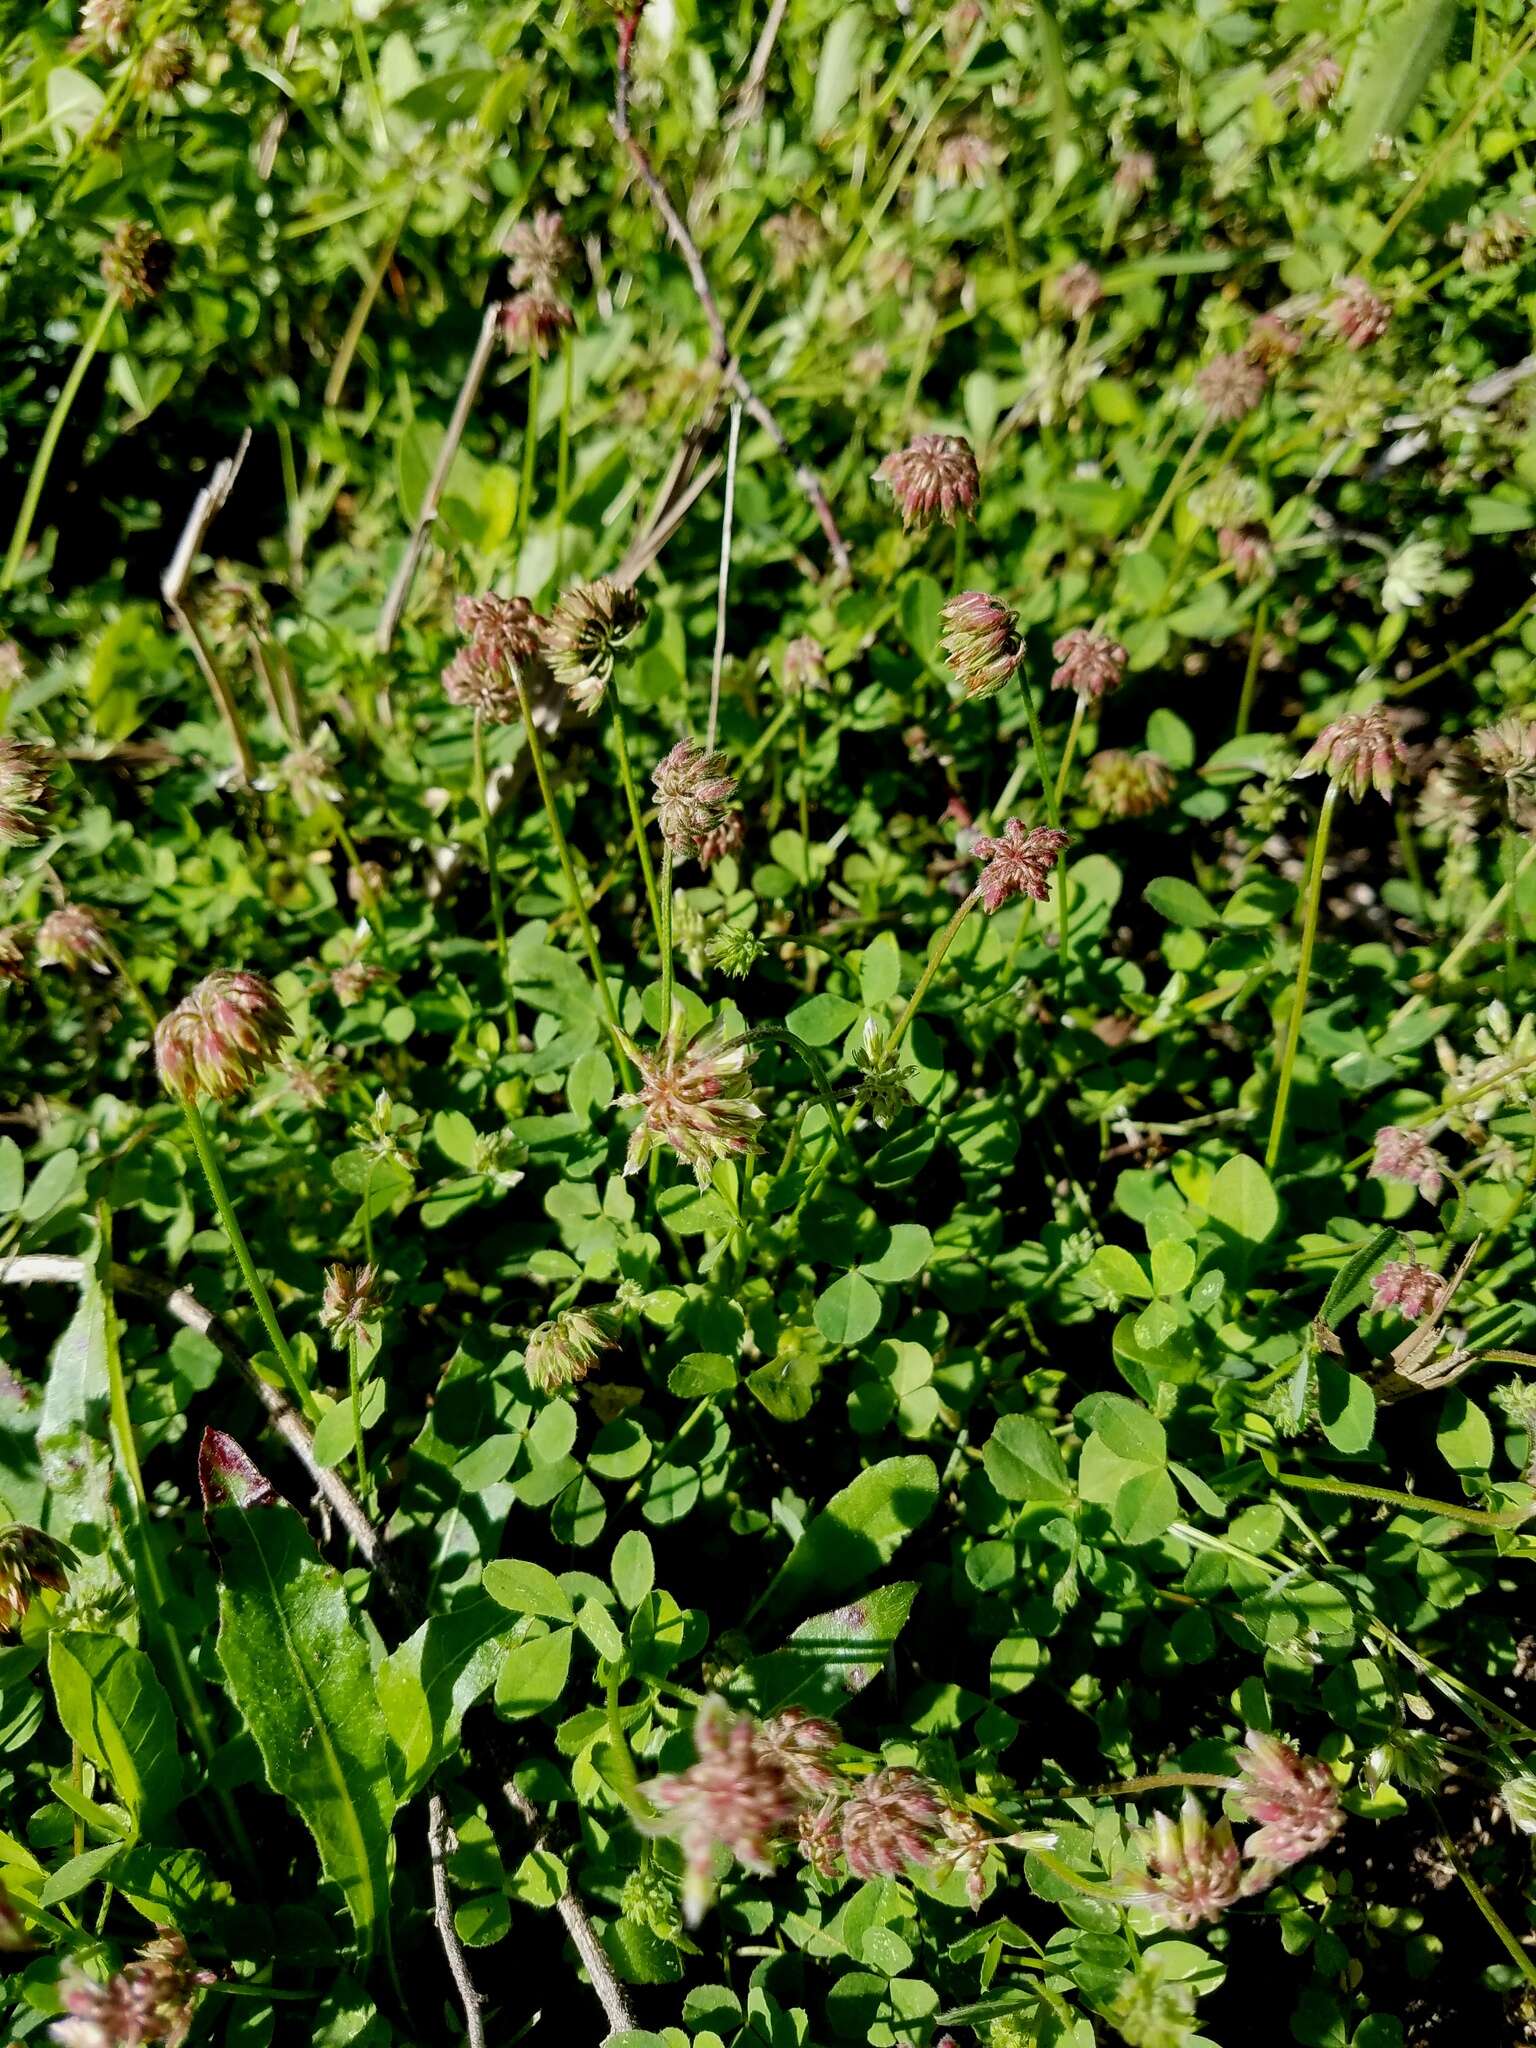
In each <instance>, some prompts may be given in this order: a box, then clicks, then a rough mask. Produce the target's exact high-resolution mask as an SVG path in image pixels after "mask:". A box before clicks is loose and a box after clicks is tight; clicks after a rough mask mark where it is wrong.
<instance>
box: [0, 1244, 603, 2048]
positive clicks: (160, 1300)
mask: <svg viewBox="0 0 1536 2048" xmlns="http://www.w3.org/2000/svg"><path fill="white" fill-rule="evenodd" d="M90 1274H91V1268H90V1265H89V1263H88V1262H87V1261H86V1260H85V1259H77V1258H70V1257H66V1256H64V1255H62V1254H60V1253H57V1252H32V1253H27V1254H24V1255H23V1256H22V1257H20V1258H14V1259H8V1260H5V1261H4V1262H3V1263H0V1286H4V1285H7V1284H8V1285H11V1286H16V1287H26V1286H34V1285H37V1284H40V1283H43V1284H46V1283H52V1284H54V1285H57V1286H67V1287H83V1286H84V1285H85V1283H86V1281H87V1280H88V1279H89V1278H90ZM111 1280H112V1286H113V1288H114V1290H115V1291H116V1292H117V1293H119V1294H125V1295H129V1296H134V1297H137V1298H138V1299H139V1300H141V1301H150V1302H153V1303H154V1304H155V1306H156V1307H157V1308H161V1309H163V1310H164V1311H165V1313H166V1314H167V1315H170V1316H173V1317H174V1318H175V1320H176V1321H177V1322H179V1323H184V1324H185V1325H186V1327H187V1328H188V1329H189V1330H196V1331H197V1332H198V1333H199V1335H201V1336H204V1337H206V1338H208V1340H209V1342H210V1343H212V1344H214V1345H216V1346H217V1347H218V1351H219V1354H220V1356H221V1357H223V1358H225V1359H227V1360H228V1361H229V1363H230V1364H231V1365H232V1366H233V1367H234V1368H235V1370H236V1371H237V1372H238V1373H239V1375H240V1377H241V1379H242V1380H244V1382H245V1383H246V1385H247V1386H248V1387H249V1388H250V1389H251V1391H252V1392H253V1393H254V1394H255V1395H256V1397H257V1399H258V1400H259V1401H260V1402H261V1405H262V1407H263V1408H264V1409H265V1410H266V1412H267V1419H268V1421H269V1422H270V1423H271V1425H272V1427H273V1429H274V1430H276V1432H277V1434H278V1435H279V1436H280V1437H281V1438H282V1439H283V1441H284V1442H285V1443H286V1444H287V1445H288V1447H289V1449H290V1450H291V1451H292V1452H293V1454H294V1456H295V1457H296V1458H297V1459H298V1460H299V1462H300V1464H301V1465H303V1467H304V1469H305V1471H306V1472H307V1473H308V1474H309V1476H310V1478H311V1479H312V1480H313V1481H314V1484H315V1488H316V1491H317V1492H318V1493H319V1494H320V1495H321V1496H322V1497H323V1498H324V1500H325V1502H326V1504H327V1505H328V1506H329V1507H330V1509H331V1510H332V1512H333V1513H334V1514H335V1516H336V1519H337V1521H338V1522H340V1523H341V1525H342V1527H343V1528H344V1529H345V1530H346V1532H347V1534H348V1535H349V1536H350V1537H351V1539H352V1541H353V1543H354V1544H356V1546H357V1550H358V1554H359V1555H360V1556H361V1557H362V1559H363V1561H364V1562H365V1563H366V1564H367V1565H368V1566H369V1567H370V1568H371V1569H372V1570H373V1571H374V1573H375V1574H376V1575H377V1577H378V1581H379V1585H380V1588H381V1590H382V1591H383V1592H384V1594H385V1595H386V1597H387V1599H388V1601H389V1604H390V1606H391V1608H392V1609H393V1610H394V1612H395V1615H396V1617H397V1619H398V1620H400V1621H401V1622H402V1623H403V1624H404V1625H405V1626H406V1627H407V1628H413V1627H415V1626H416V1625H417V1623H418V1621H419V1620H420V1614H419V1612H418V1605H419V1603H417V1602H416V1601H414V1600H413V1599H411V1598H410V1596H409V1595H408V1594H407V1593H406V1591H405V1589H404V1587H403V1586H402V1584H401V1582H400V1579H399V1576H398V1574H397V1573H396V1571H395V1569H394V1564H393V1561H392V1560H391V1559H390V1557H389V1555H388V1552H387V1551H386V1549H385V1545H384V1539H383V1537H382V1536H381V1535H380V1533H379V1531H378V1530H377V1529H376V1528H375V1527H374V1525H373V1524H372V1522H370V1521H369V1519H368V1515H367V1512H366V1510H365V1509H364V1507H363V1505H362V1503H361V1502H360V1501H359V1500H358V1498H357V1495H356V1494H355V1493H353V1491H352V1489H351V1487H350V1486H348V1484H347V1482H346V1480H345V1479H343V1478H342V1476H341V1474H340V1472H337V1471H332V1470H330V1469H329V1468H328V1467H326V1466H324V1465H321V1464H319V1463H318V1462H317V1460H316V1458H315V1446H314V1440H313V1438H312V1436H311V1434H310V1430H309V1425H308V1424H307V1423H306V1422H305V1420H304V1418H303V1416H302V1415H300V1414H299V1412H298V1410H297V1409H296V1408H294V1407H293V1406H292V1404H291V1403H290V1402H289V1401H288V1399H287V1398H286V1396H285V1395H284V1394H282V1393H281V1392H280V1391H279V1389H278V1388H276V1387H273V1386H269V1385H268V1384H267V1382H266V1381H265V1380H264V1379H262V1377H261V1376H260V1374H259V1373H258V1372H257V1371H256V1369H255V1367H254V1366H253V1365H252V1364H251V1362H250V1360H249V1359H248V1358H247V1357H246V1355H245V1352H244V1351H243V1350H242V1349H241V1346H240V1342H239V1339H238V1338H237V1337H236V1336H235V1334H234V1332H233V1331H232V1330H231V1329H230V1328H229V1327H228V1325H227V1324H225V1323H224V1322H223V1321H222V1320H221V1319H220V1318H219V1317H218V1316H217V1315H215V1314H214V1312H213V1310H212V1309H209V1308H205V1307H204V1306H203V1304H202V1303H201V1302H200V1301H199V1300H198V1299H197V1298H196V1296H195V1295H192V1294H189V1293H188V1291H187V1289H186V1288H184V1287H173V1286H172V1285H171V1284H170V1283H169V1281H165V1280H158V1279H155V1278H153V1277H152V1276H151V1275H149V1274H147V1273H139V1272H136V1271H135V1270H134V1269H133V1268H132V1267H129V1266H116V1265H115V1266H113V1268H112V1273H111ZM486 1735H487V1738H488V1740H487V1744H486V1748H487V1753H488V1754H489V1755H491V1756H492V1757H493V1758H494V1762H495V1766H496V1770H497V1773H498V1776H499V1778H500V1781H501V1790H502V1797H503V1798H504V1799H505V1801H506V1803H507V1805H508V1807H509V1808H510V1809H511V1811H512V1812H513V1814H515V1815H516V1817H517V1819H518V1821H519V1822H520V1823H521V1824H522V1826H523V1827H524V1828H525V1829H526V1830H527V1832H528V1835H529V1838H530V1841H531V1843H532V1846H533V1848H535V1849H540V1848H542V1847H543V1846H544V1845H545V1841H546V1830H545V1826H544V1822H543V1819H542V1817H541V1816H540V1813H539V1810H538V1808H537V1807H536V1806H535V1805H534V1804H533V1802H532V1800H531V1799H529V1798H528V1797H527V1796H526V1795H525V1794H524V1793H522V1792H521V1791H519V1789H518V1787H517V1785H516V1783H515V1782H514V1781H513V1779H512V1777H511V1769H512V1763H513V1759H512V1758H511V1757H510V1756H509V1755H508V1754H507V1745H506V1740H505V1732H504V1730H503V1729H502V1728H500V1727H499V1726H496V1725H492V1726H491V1727H489V1728H488V1729H487V1730H486ZM433 1883H434V1889H435V1887H436V1871H435V1869H434V1876H433ZM557 1910H558V1912H559V1914H560V1918H561V1920H562V1922H563V1923H564V1925H565V1929H566V1932H567V1933H568V1934H569V1935H570V1937H571V1943H572V1945H573V1947H574V1948H575V1950H576V1953H577V1954H578V1955H579V1956H580V1958H581V1960H582V1963H583V1965H584V1966H585V1968H586V1971H587V1974H588V1976H589V1977H590V1978H591V1980H592V1989H593V1991H594V1993H595V1994H596V1996H597V1999H598V2001H599V2003H600V2004H601V2006H602V2008H603V2011H604V2012H605V2013H606V2014H607V2016H608V2025H609V2030H610V2032H613V2033H621V2032H623V2030H624V2029H625V2028H627V2027H633V2025H634V2024H635V2021H634V2015H633V2013H632V2011H631V2010H630V2005H629V2000H628V1998H627V1997H626V1996H625V1992H624V1987H623V1985H622V1984H620V1982H619V1980H618V1978H617V1977H616V1976H615V1975H614V1972H613V1965H612V1964H611V1963H610V1962H609V1960H608V1958H607V1955H606V1954H605V1953H604V1950H603V1945H602V1943H601V1942H600V1941H599V1940H598V1938H597V1930H596V1929H595V1928H594V1927H593V1925H592V1922H591V1920H590V1919H589V1918H588V1915H587V1909H586V1907H585V1906H583V1904H582V1903H581V1900H580V1899H579V1898H578V1897H577V1895H576V1894H575V1892H573V1891H567V1892H565V1893H564V1894H563V1895H562V1896H561V1898H560V1901H559V1904H558V1907H557ZM449 1964H450V1967H452V1956H451V1954H450V1957H449ZM457 1975H458V1973H457V1971H455V1978H456V1979H457ZM466 1975H467V1972H466ZM463 1988H464V1987H463V1983H462V1982H461V1983H460V1989H461V1990H462V1989H463ZM470 1990H471V1991H473V1986H472V1985H471V1986H470ZM465 2011H466V2017H467V2016H468V2012H469V2007H468V2003H467V2002H466V2007H465ZM481 2038H482V2039H483V2037H481ZM470 2039H471V2041H474V2040H475V2039H476V2036H475V2034H474V2032H473V2030H472V2031H471V2034H470Z"/></svg>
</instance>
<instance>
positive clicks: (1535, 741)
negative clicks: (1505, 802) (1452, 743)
mask: <svg viewBox="0 0 1536 2048" xmlns="http://www.w3.org/2000/svg"><path fill="white" fill-rule="evenodd" d="M1472 745H1473V746H1474V748H1475V749H1476V750H1477V759H1478V762H1479V764H1480V765H1481V766H1482V767H1483V768H1484V769H1485V770H1486V771H1487V773H1488V774H1490V775H1496V776H1499V777H1501V778H1502V779H1503V780H1504V781H1505V782H1509V783H1521V784H1531V783H1536V719H1530V718H1520V717H1515V716H1512V717H1509V718H1500V719H1498V720H1497V721H1496V722H1495V723H1494V724H1492V725H1483V726H1479V727H1478V729H1477V731H1476V732H1474V733H1473V735H1472Z"/></svg>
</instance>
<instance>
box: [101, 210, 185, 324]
mask: <svg viewBox="0 0 1536 2048" xmlns="http://www.w3.org/2000/svg"><path fill="white" fill-rule="evenodd" d="M174 262H175V251H174V250H173V249H172V247H171V245H170V243H169V242H167V241H165V240H164V239H163V237H161V236H160V235H157V234H156V233H155V231H154V229H153V228H151V227H146V226H145V224H144V222H143V221H138V220H125V221H123V222H121V223H120V224H119V225H118V227H117V228H116V229H115V230H114V232H113V235H112V239H111V241H109V242H108V243H107V244H106V245H105V246H104V248H103V249H102V252H101V277H102V282H103V283H104V284H105V285H106V287H107V289H108V291H111V292H116V294H117V296H118V298H119V299H120V300H121V301H122V303H123V305H124V306H127V307H132V306H142V305H146V304H147V303H148V302H149V301H150V300H151V299H157V298H158V297H159V296H160V294H161V292H162V291H164V289H165V285H166V280H167V279H168V278H169V277H170V274H171V268H172V265H173V264H174Z"/></svg>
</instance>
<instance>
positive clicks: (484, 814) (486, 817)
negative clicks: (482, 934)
mask: <svg viewBox="0 0 1536 2048" xmlns="http://www.w3.org/2000/svg"><path fill="white" fill-rule="evenodd" d="M475 804H476V807H477V809H478V810H479V812H480V836H481V841H482V844H483V847H484V852H485V872H486V876H487V879H488V880H489V882H490V885H491V922H492V924H493V925H494V926H495V928H496V959H497V963H498V965H499V966H500V969H501V991H502V995H503V996H504V998H505V1000H506V1005H507V1028H508V1030H509V1031H510V1030H512V1029H513V1028H514V1025H513V1016H512V1002H513V995H512V969H511V966H510V965H509V963H508V960H507V915H506V911H505V909H504V908H503V905H502V900H501V875H500V872H499V864H498V862H497V859H496V826H495V821H494V819H493V818H492V816H491V799H490V794H489V792H488V790H487V787H486V775H485V720H484V718H483V717H482V716H481V714H480V713H479V712H478V711H477V712H476V713H475Z"/></svg>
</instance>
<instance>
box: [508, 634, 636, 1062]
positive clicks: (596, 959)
mask: <svg viewBox="0 0 1536 2048" xmlns="http://www.w3.org/2000/svg"><path fill="white" fill-rule="evenodd" d="M514 678H515V681H516V684H517V705H518V709H519V710H520V711H521V712H522V714H523V734H524V737H525V738H526V740H527V742H528V752H529V753H530V754H531V755H532V757H533V772H534V774H535V775H537V777H538V778H539V794H540V796H541V797H542V798H543V799H544V815H545V817H546V818H547V819H548V820H549V830H550V836H551V837H552V838H553V840H554V842H555V853H556V856H557V857H558V859H559V862H560V871H561V873H562V874H563V875H564V876H565V886H566V890H567V892H568V894H569V896H570V899H571V907H572V908H573V909H574V910H575V912H576V922H577V923H578V924H579V925H580V926H581V936H582V940H583V942H584V944H585V946H586V949H587V964H588V965H589V966H590V967H591V969H592V979H593V981H594V982H595V983H596V984H597V996H598V1001H599V1002H600V1003H601V1004H602V1006H603V1015H604V1018H605V1019H606V1021H607V1025H608V1031H609V1035H610V1036H611V1038H612V1039H613V1046H614V1051H615V1053H616V1054H617V1055H618V1062H619V1072H620V1074H622V1075H623V1077H624V1085H625V1087H626V1088H627V1087H628V1086H629V1081H630V1071H629V1057H628V1055H627V1054H626V1052H625V1051H624V1041H623V1036H622V1033H621V1032H620V1029H619V1013H618V1011H617V1010H615V1008H614V1007H613V991H612V990H611V989H610V988H609V986H608V977H607V976H606V975H605V974H604V973H603V962H602V956H601V955H600V954H599V952H598V950H597V934H596V933H595V932H594V931H593V929H592V920H591V918H590V917H588V915H587V905H586V898H585V897H584V896H583V894H582V889H581V884H580V882H579V881H578V880H577V879H576V865H575V863H574V861H573V860H572V859H571V849H570V847H569V845H568V844H567V843H566V837H565V827H564V826H563V825H562V824H561V823H560V813H559V811H558V810H557V809H556V808H555V792H554V789H553V787H552V786H551V783H550V780H549V765H548V763H547V762H546V761H545V759H544V744H543V742H542V741H541V740H540V738H539V733H538V728H537V726H536V725H535V724H534V722H533V708H532V706H531V705H530V704H529V702H528V691H527V688H526V686H525V685H524V682H523V679H522V676H521V675H520V674H518V673H517V672H516V671H514Z"/></svg>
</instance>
